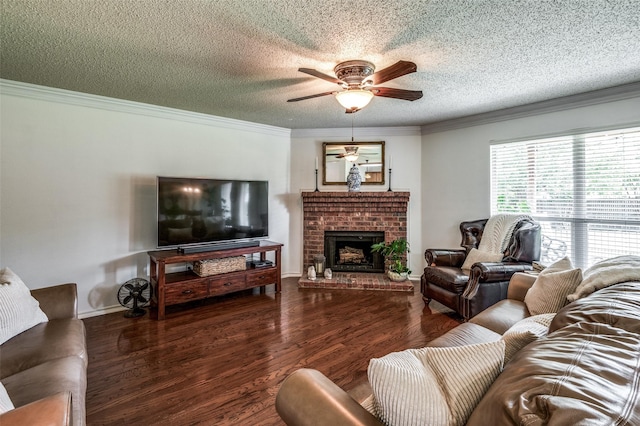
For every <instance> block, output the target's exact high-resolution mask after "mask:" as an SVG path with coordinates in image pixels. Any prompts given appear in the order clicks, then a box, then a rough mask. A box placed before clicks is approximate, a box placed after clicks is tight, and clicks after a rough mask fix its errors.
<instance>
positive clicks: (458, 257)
mask: <svg viewBox="0 0 640 426" xmlns="http://www.w3.org/2000/svg"><path fill="white" fill-rule="evenodd" d="M466 257H467V251H466V250H464V249H426V250H425V251H424V259H425V260H426V261H427V265H428V266H453V267H458V268H459V267H461V266H462V264H463V263H464V259H466Z"/></svg>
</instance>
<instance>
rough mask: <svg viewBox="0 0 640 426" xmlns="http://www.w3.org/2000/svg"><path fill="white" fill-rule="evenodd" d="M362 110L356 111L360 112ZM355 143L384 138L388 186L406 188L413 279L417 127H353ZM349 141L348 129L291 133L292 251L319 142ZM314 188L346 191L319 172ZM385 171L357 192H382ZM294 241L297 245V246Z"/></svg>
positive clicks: (417, 246) (416, 263) (418, 198)
mask: <svg viewBox="0 0 640 426" xmlns="http://www.w3.org/2000/svg"><path fill="white" fill-rule="evenodd" d="M364 113H366V110H364V111H361V112H359V113H358V114H364ZM353 133H354V135H356V136H355V141H356V142H369V141H384V142H385V156H386V159H385V161H386V162H387V163H386V165H385V168H387V169H388V161H389V157H390V156H393V169H392V177H391V188H392V189H393V190H397V191H409V192H411V196H410V198H409V214H408V217H407V220H408V230H407V231H408V232H407V234H408V241H409V244H410V245H411V253H410V255H409V267H410V268H411V269H412V270H413V273H412V276H413V278H417V277H419V276H420V274H421V273H422V253H421V251H423V250H422V249H421V234H422V221H421V220H420V210H421V205H422V191H421V182H420V172H419V170H420V167H421V165H420V161H421V137H420V128H418V127H388V128H384V127H380V128H355V129H354V132H353ZM350 140H351V128H348V129H345V128H342V129H299V130H293V131H292V133H291V158H292V159H293V161H292V165H291V197H292V199H291V206H292V209H291V224H290V225H291V235H292V236H293V235H299V238H297V239H296V238H292V241H291V244H292V247H291V249H292V250H296V252H299V253H301V252H302V199H301V195H300V193H301V192H302V191H313V190H314V189H315V180H314V179H315V173H314V168H315V159H316V158H318V161H319V167H322V143H323V142H340V141H350ZM318 173H319V174H318V187H319V189H320V191H347V187H346V184H345V185H344V186H336V185H322V171H321V170H320V171H319V172H318ZM388 179H389V176H388V171H385V185H363V186H362V187H361V191H386V190H387V189H388V184H389V180H388ZM295 244H299V245H298V246H297V247H296V246H295ZM298 262H299V263H298V265H297V266H298V268H300V271H302V270H303V269H301V268H302V267H303V265H302V258H300V259H299V260H298Z"/></svg>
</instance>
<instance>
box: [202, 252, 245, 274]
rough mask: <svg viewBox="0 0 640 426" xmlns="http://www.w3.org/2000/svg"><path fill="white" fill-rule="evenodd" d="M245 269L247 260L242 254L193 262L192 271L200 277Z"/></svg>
mask: <svg viewBox="0 0 640 426" xmlns="http://www.w3.org/2000/svg"><path fill="white" fill-rule="evenodd" d="M246 269H247V261H246V259H245V257H244V256H236V257H223V258H222V259H207V260H198V261H196V262H193V272H195V273H196V274H198V275H200V276H201V277H208V276H209V275H217V274H226V273H227V272H235V271H244V270H246Z"/></svg>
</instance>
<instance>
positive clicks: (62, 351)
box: [0, 319, 87, 378]
mask: <svg viewBox="0 0 640 426" xmlns="http://www.w3.org/2000/svg"><path fill="white" fill-rule="evenodd" d="M85 334H86V332H85V327H84V323H83V322H82V320H79V319H59V320H51V321H49V322H45V323H42V324H38V325H36V326H35V327H32V328H30V329H29V330H27V331H25V332H23V333H20V334H19V335H17V336H15V337H14V338H12V339H10V340H8V341H6V342H5V343H4V344H3V345H2V347H1V348H0V354H1V356H2V362H0V378H5V377H7V376H10V375H12V374H16V373H18V372H20V371H23V370H27V369H29V368H31V367H33V366H36V365H38V364H42V363H43V362H47V361H51V360H54V359H57V358H64V357H67V356H77V357H79V358H80V359H82V360H83V361H84V363H85V367H86V364H87V348H86V343H85Z"/></svg>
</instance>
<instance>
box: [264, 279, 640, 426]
mask: <svg viewBox="0 0 640 426" xmlns="http://www.w3.org/2000/svg"><path fill="white" fill-rule="evenodd" d="M534 281H535V276H534V275H529V274H524V273H517V274H514V275H513V277H512V279H511V280H510V284H509V287H508V292H507V298H506V299H504V300H501V301H500V302H498V303H496V304H495V305H493V306H491V307H490V308H488V309H486V310H485V311H483V312H481V313H480V314H478V315H476V316H475V317H474V318H473V319H471V320H470V321H468V322H465V323H462V324H460V325H459V326H458V327H456V328H454V329H453V330H451V331H449V332H448V333H446V334H444V335H443V336H441V337H439V338H437V339H435V340H433V341H431V342H430V343H429V344H428V346H436V347H443V346H448V347H450V346H462V345H470V344H475V343H484V342H492V341H495V340H498V339H500V338H501V336H502V334H503V333H504V332H505V331H507V330H508V329H509V328H510V327H511V326H512V325H514V324H515V323H516V322H518V321H519V320H521V319H523V318H526V317H528V316H529V312H528V310H527V308H526V306H525V304H524V296H525V294H526V292H527V290H528V289H529V288H530V286H531V285H532V284H533V282H534ZM638 353H640V282H625V283H619V284H615V285H613V286H611V287H608V288H605V289H602V290H599V291H597V292H595V293H593V294H591V295H590V296H587V297H585V298H583V299H579V300H577V301H575V302H573V303H570V304H569V305H567V306H565V307H564V308H562V309H561V310H560V311H559V312H558V314H557V315H556V316H555V317H554V319H553V321H552V323H551V325H550V327H549V334H548V335H547V336H546V337H542V338H541V339H539V340H537V341H534V342H533V343H530V344H529V345H527V346H525V347H524V348H523V349H521V350H520V351H519V352H518V353H516V355H515V356H514V357H513V358H511V360H510V361H509V362H508V363H507V365H506V366H505V367H504V369H503V371H502V372H501V373H500V375H499V376H498V377H497V379H496V380H495V382H494V383H493V384H492V385H491V387H490V388H489V389H488V391H487V392H486V393H485V395H484V397H483V399H482V400H481V401H480V403H479V404H478V405H477V406H476V407H475V409H474V411H473V412H472V414H471V416H470V418H469V419H468V422H467V425H468V426H476V425H488V424H499V425H507V424H528V425H537V424H550V425H552V424H554V425H568V424H571V425H605V424H606V425H609V424H621V425H622V424H629V425H631V424H640V384H639V383H640V382H639V381H638V377H640V357H638ZM276 409H277V411H278V413H279V415H280V417H281V418H282V419H283V420H284V422H285V423H286V424H287V425H312V424H313V425H319V426H322V425H331V426H334V425H338V424H339V425H380V424H382V423H380V422H379V421H378V420H377V419H376V418H375V417H374V416H373V415H371V414H370V413H369V411H367V410H366V409H364V408H363V407H362V406H361V405H360V404H359V402H358V401H356V400H355V399H354V398H352V397H351V396H350V395H349V394H348V393H347V392H345V391H343V390H342V389H341V388H340V387H338V386H337V385H336V384H334V383H333V382H332V381H331V380H329V379H328V378H327V377H326V376H324V375H323V374H322V373H320V372H319V371H316V370H312V369H301V370H297V371H295V372H294V373H292V374H291V375H289V376H288V377H287V378H286V379H285V381H284V382H283V383H282V385H281V387H280V390H279V392H278V395H277V397H276Z"/></svg>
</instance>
